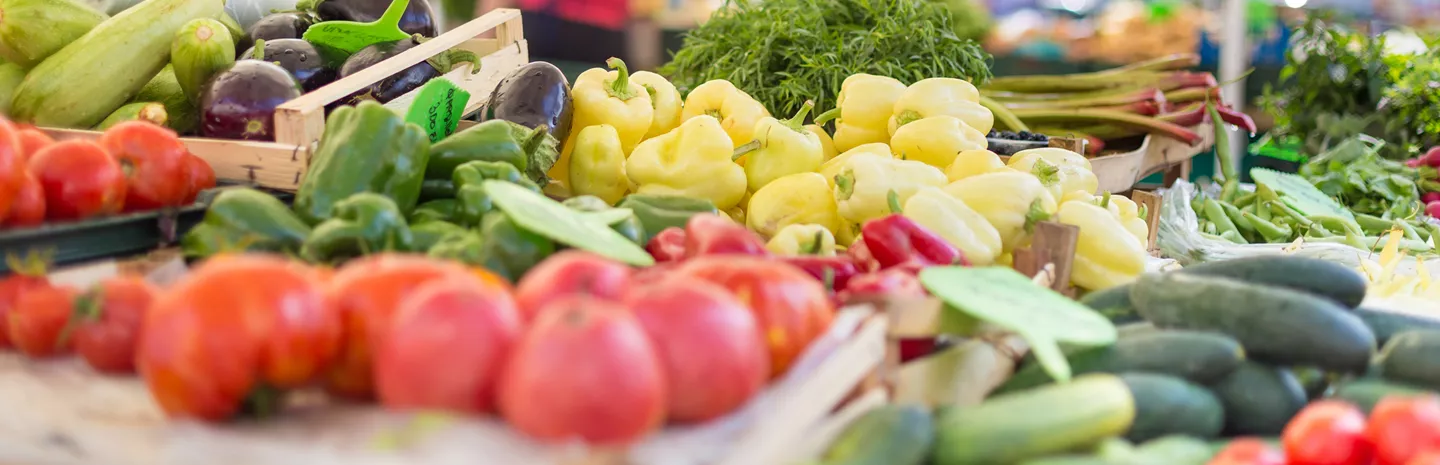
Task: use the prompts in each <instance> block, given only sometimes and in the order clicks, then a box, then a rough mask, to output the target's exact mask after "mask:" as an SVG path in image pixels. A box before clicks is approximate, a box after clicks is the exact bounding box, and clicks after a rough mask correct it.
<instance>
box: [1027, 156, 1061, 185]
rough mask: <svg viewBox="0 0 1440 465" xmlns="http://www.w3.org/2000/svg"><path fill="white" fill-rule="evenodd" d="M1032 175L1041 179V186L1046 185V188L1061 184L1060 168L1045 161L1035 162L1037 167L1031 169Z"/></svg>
mask: <svg viewBox="0 0 1440 465" xmlns="http://www.w3.org/2000/svg"><path fill="white" fill-rule="evenodd" d="M1030 174H1033V175H1035V177H1036V178H1039V179H1040V184H1044V185H1045V187H1050V186H1053V185H1055V183H1058V182H1060V176H1059V174H1060V167H1058V166H1055V165H1052V164H1050V162H1048V161H1045V160H1043V159H1042V160H1035V166H1032V167H1030Z"/></svg>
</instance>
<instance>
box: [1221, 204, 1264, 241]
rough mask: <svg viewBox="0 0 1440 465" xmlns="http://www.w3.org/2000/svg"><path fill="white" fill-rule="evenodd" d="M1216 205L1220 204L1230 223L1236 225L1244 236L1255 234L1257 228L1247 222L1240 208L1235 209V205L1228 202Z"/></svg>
mask: <svg viewBox="0 0 1440 465" xmlns="http://www.w3.org/2000/svg"><path fill="white" fill-rule="evenodd" d="M1216 203H1219V204H1220V209H1221V210H1224V211H1225V216H1227V217H1229V218H1230V221H1231V222H1233V223H1235V227H1236V228H1239V230H1240V232H1241V233H1242V234H1243V233H1253V232H1255V227H1254V226H1251V225H1250V221H1248V220H1246V219H1245V216H1244V215H1241V211H1240V209H1239V208H1235V206H1234V205H1231V204H1229V203H1227V202H1216Z"/></svg>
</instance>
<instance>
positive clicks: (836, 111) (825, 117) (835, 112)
mask: <svg viewBox="0 0 1440 465" xmlns="http://www.w3.org/2000/svg"><path fill="white" fill-rule="evenodd" d="M839 117H840V108H839V107H836V108H831V109H830V110H829V111H826V112H824V113H821V114H818V115H815V125H816V126H824V125H825V123H828V122H830V120H832V119H836V118H839Z"/></svg>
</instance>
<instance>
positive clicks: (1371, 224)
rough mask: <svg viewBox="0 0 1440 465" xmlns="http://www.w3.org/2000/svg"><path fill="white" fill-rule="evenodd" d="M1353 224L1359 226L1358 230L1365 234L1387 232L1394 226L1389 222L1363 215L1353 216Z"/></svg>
mask: <svg viewBox="0 0 1440 465" xmlns="http://www.w3.org/2000/svg"><path fill="white" fill-rule="evenodd" d="M1355 223H1356V224H1359V225H1360V229H1363V230H1364V231H1365V232H1366V233H1372V232H1374V233H1379V232H1382V231H1388V230H1389V229H1390V227H1391V226H1393V225H1394V224H1392V223H1391V222H1390V220H1387V219H1384V218H1380V217H1378V216H1374V215H1366V214H1364V213H1356V214H1355Z"/></svg>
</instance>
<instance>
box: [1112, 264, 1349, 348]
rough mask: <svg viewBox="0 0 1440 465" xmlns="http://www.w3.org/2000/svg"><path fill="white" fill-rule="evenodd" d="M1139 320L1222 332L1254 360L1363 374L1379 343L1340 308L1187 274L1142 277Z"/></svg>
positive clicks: (1134, 293)
mask: <svg viewBox="0 0 1440 465" xmlns="http://www.w3.org/2000/svg"><path fill="white" fill-rule="evenodd" d="M1130 298H1131V299H1132V300H1133V301H1134V303H1135V307H1136V308H1137V309H1139V310H1140V315H1141V316H1144V317H1145V319H1146V320H1148V321H1150V322H1151V323H1154V324H1155V326H1159V327H1161V328H1182V329H1194V330H1201V331H1218V332H1222V333H1225V334H1228V335H1230V336H1231V337H1234V338H1235V340H1236V341H1239V342H1240V345H1241V346H1244V347H1245V352H1246V354H1247V356H1248V357H1250V358H1253V359H1255V360H1260V361H1266V362H1272V363H1274V364H1276V365H1306V366H1314V367H1317V368H1322V369H1325V370H1328V371H1339V372H1346V373H1363V372H1364V371H1365V369H1366V367H1367V366H1368V364H1369V362H1370V357H1371V355H1373V354H1374V352H1375V335H1374V334H1373V333H1371V332H1370V328H1369V327H1366V326H1365V323H1364V322H1362V321H1360V318H1359V317H1357V316H1355V315H1354V314H1352V313H1350V311H1349V310H1347V309H1345V308H1343V307H1340V306H1339V305H1338V304H1336V303H1335V302H1333V301H1331V300H1328V299H1325V298H1321V297H1316V296H1314V295H1311V294H1306V293H1303V292H1299V291H1293V290H1289V289H1283V288H1266V287H1262V286H1257V285H1252V284H1248V283H1243V282H1240V281H1235V280H1231V279H1226V278H1217V277H1212V276H1203V275H1197V274H1186V273H1160V274H1149V275H1145V276H1141V277H1140V280H1139V281H1137V282H1136V283H1135V286H1134V288H1132V289H1131V290H1130Z"/></svg>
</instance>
